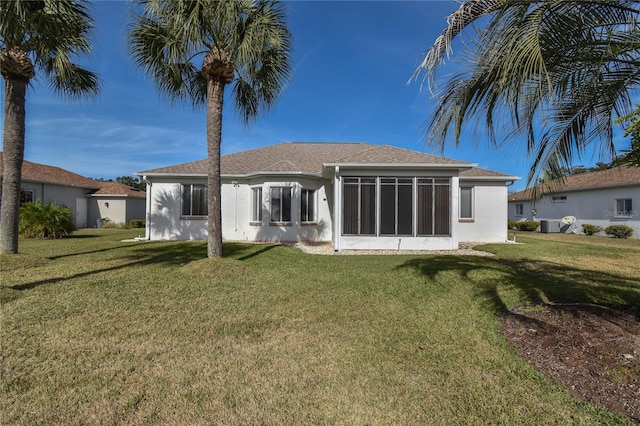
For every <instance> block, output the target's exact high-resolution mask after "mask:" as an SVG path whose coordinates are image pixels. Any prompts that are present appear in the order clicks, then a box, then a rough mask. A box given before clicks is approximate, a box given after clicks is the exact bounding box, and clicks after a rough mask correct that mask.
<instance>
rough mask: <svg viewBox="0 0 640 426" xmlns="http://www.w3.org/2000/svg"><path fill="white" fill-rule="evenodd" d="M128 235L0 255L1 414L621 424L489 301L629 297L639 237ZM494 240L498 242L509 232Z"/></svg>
mask: <svg viewBox="0 0 640 426" xmlns="http://www.w3.org/2000/svg"><path fill="white" fill-rule="evenodd" d="M137 234H138V231H137V230H117V229H99V230H83V231H80V232H77V233H75V234H74V235H73V236H72V237H70V238H66V239H62V240H51V241H36V240H21V242H20V249H21V254H19V255H14V256H7V255H3V256H1V257H0V272H1V274H2V285H1V287H0V297H1V300H2V312H1V315H2V317H1V323H0V325H1V350H2V384H1V385H2V389H1V393H0V399H1V400H0V416H1V417H0V423H1V424H65V425H74V424H190V425H194V424H443V425H444V424H447V425H449V424H461V425H462V424H464V425H468V424H509V425H511V424H537V425H540V424H562V425H565V424H585V425H587V424H589V425H591V424H624V423H625V420H624V419H621V418H619V417H617V416H615V415H613V414H609V413H607V412H606V411H604V410H601V409H598V408H596V407H594V406H592V405H589V404H584V403H581V402H577V401H575V400H574V399H572V398H571V396H570V395H569V393H568V392H567V390H565V389H564V388H563V387H562V386H561V385H559V384H556V383H553V382H551V381H549V380H547V379H545V378H544V377H542V376H541V375H540V374H539V373H538V372H536V371H535V370H534V369H533V368H532V367H530V366H529V365H528V364H527V363H525V362H524V361H522V360H520V359H519V358H517V357H516V355H515V353H514V351H513V350H511V349H510V348H509V347H508V345H507V343H506V341H505V339H504V338H503V337H502V336H501V335H500V333H499V331H498V327H499V316H500V314H501V313H503V312H504V311H505V310H506V309H509V308H511V307H513V306H516V305H521V304H525V303H539V302H542V301H556V302H562V301H564V302H566V301H573V302H596V303H607V304H616V305H624V306H626V307H633V306H635V307H638V306H640V276H639V275H638V259H640V242H639V241H638V240H613V239H608V238H602V237H581V236H574V235H557V234H545V235H541V234H530V235H528V236H527V235H526V234H524V233H519V234H518V237H517V240H518V242H522V243H524V244H496V245H488V246H484V247H483V248H484V249H485V250H488V251H491V252H494V253H496V256H494V257H475V256H466V257H462V256H443V255H422V256H415V255H411V256H409V255H397V256H320V255H306V254H303V253H302V252H300V251H298V250H297V249H294V248H290V247H284V246H273V245H251V244H237V243H229V244H225V253H226V258H224V259H222V260H218V261H211V260H209V259H206V258H205V256H206V244H205V243H203V242H180V243H178V242H172V243H170V242H146V243H140V242H121V240H123V239H125V238H131V237H135V236H137ZM510 237H512V236H511V235H510Z"/></svg>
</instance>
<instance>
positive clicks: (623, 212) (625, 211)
mask: <svg viewBox="0 0 640 426" xmlns="http://www.w3.org/2000/svg"><path fill="white" fill-rule="evenodd" d="M631 200H632V199H631V198H616V206H615V207H616V208H615V213H616V214H615V217H630V216H631V215H632V211H633V203H632V201H631ZM621 202H622V209H620V208H619V207H620V203H621ZM627 204H628V205H627ZM627 207H628V208H627Z"/></svg>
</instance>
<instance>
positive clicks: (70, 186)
mask: <svg viewBox="0 0 640 426" xmlns="http://www.w3.org/2000/svg"><path fill="white" fill-rule="evenodd" d="M2 171H3V164H2V152H0V180H1V176H2ZM20 187H21V190H22V194H21V198H22V201H36V200H41V201H42V202H43V203H48V202H50V201H53V202H55V203H56V204H58V205H62V206H65V207H68V208H69V209H70V210H71V212H72V214H73V218H74V223H75V226H76V227H77V228H93V227H96V226H98V224H99V223H101V221H102V219H109V220H111V221H113V222H114V223H116V224H124V223H127V222H129V221H131V220H133V219H144V218H145V206H146V204H145V196H146V194H145V192H144V191H139V190H136V189H133V188H130V187H128V186H126V185H123V184H121V183H119V182H101V181H97V180H94V179H89V178H86V177H84V176H80V175H78V174H76V173H72V172H70V171H68V170H65V169H62V168H60V167H54V166H48V165H45V164H38V163H32V162H30V161H26V160H25V161H23V162H22V183H21V185H20Z"/></svg>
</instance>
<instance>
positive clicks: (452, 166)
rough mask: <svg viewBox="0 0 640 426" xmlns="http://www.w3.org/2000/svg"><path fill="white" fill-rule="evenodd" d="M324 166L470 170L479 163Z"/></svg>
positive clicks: (335, 164)
mask: <svg viewBox="0 0 640 426" xmlns="http://www.w3.org/2000/svg"><path fill="white" fill-rule="evenodd" d="M323 166H324V168H331V167H336V166H337V167H341V168H342V167H348V168H352V169H371V168H381V169H448V170H451V169H455V170H468V169H472V168H474V167H477V166H478V165H477V164H476V163H324V164H323Z"/></svg>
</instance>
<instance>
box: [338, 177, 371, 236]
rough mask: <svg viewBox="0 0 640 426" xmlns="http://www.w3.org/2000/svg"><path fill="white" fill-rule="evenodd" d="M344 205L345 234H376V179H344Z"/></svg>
mask: <svg viewBox="0 0 640 426" xmlns="http://www.w3.org/2000/svg"><path fill="white" fill-rule="evenodd" d="M342 204H343V215H344V216H343V221H342V233H343V234H345V235H375V234H376V178H360V177H348V178H347V177H346V178H344V185H343V203H342Z"/></svg>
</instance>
